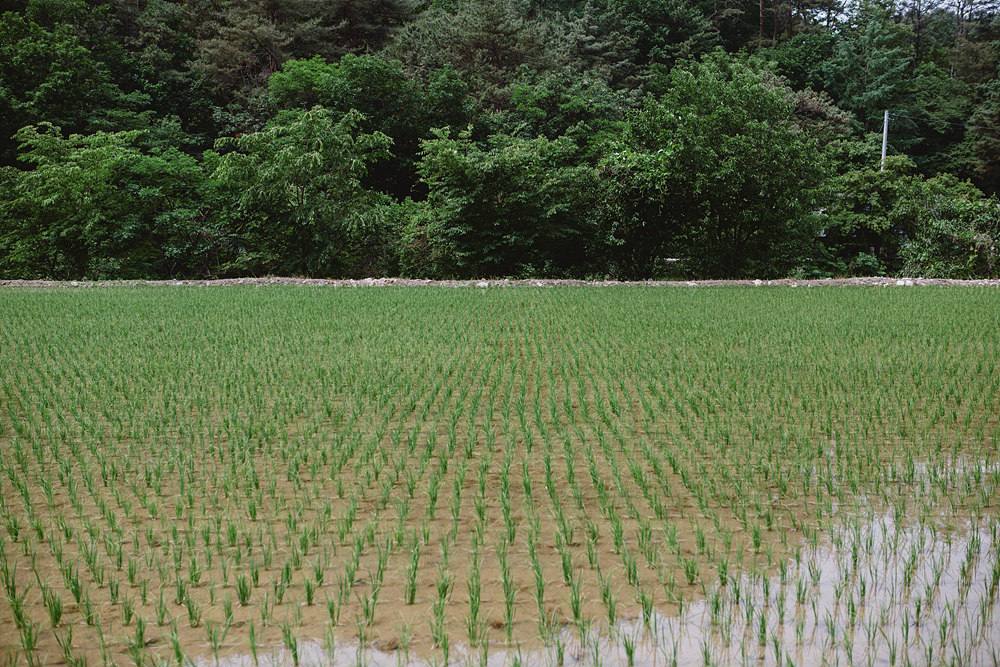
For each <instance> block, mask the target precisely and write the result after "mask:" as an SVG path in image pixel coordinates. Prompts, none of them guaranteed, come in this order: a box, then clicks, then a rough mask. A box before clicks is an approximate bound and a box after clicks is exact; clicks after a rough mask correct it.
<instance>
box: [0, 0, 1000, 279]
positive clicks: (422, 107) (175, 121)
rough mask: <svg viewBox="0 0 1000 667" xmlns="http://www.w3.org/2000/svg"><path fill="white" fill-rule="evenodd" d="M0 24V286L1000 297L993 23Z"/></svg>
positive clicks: (359, 9) (274, 19) (395, 19)
mask: <svg viewBox="0 0 1000 667" xmlns="http://www.w3.org/2000/svg"><path fill="white" fill-rule="evenodd" d="M0 12H2V17H0V277H5V278H55V279H75V278H91V279H115V278H156V277H212V276H218V277H224V276H236V275H264V274H282V275H308V276H345V277H347V276H350V277H359V276H387V275H392V276H412V277H504V276H509V277H515V276H517V277H533V276H550V277H561V276H573V277H581V278H586V277H601V278H603V277H612V278H621V279H644V278H654V277H655V278H663V277H678V278H680V277H738V276H750V277H761V278H765V277H782V276H790V275H791V276H799V277H825V276H839V275H874V274H904V275H915V276H946V277H959V278H962V277H974V276H995V275H998V273H1000V262H998V257H997V255H998V244H1000V205H998V201H997V199H996V196H997V192H998V189H1000V79H998V78H997V64H998V55H1000V52H998V48H1000V5H998V4H992V3H986V2H980V1H978V0H900V1H899V2H891V1H889V0H857V2H852V3H851V4H843V3H841V2H840V1H839V0H757V2H749V1H748V0H430V1H429V2H426V1H423V0H0ZM886 111H888V112H889V123H888V157H887V158H886V160H885V161H884V162H883V161H882V159H881V150H882V131H883V119H884V113H885V112H886Z"/></svg>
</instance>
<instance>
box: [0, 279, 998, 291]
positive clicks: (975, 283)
mask: <svg viewBox="0 0 1000 667" xmlns="http://www.w3.org/2000/svg"><path fill="white" fill-rule="evenodd" d="M230 285H249V286H255V287H262V286H267V285H307V286H313V287H425V286H427V287H452V288H458V287H476V288H487V287H612V286H617V285H626V286H635V287H640V286H641V287H721V286H731V287H732V286H735V287H828V286H838V287H842V286H846V285H860V286H866V287H916V286H927V285H933V286H966V287H1000V280H950V279H945V278H884V277H870V278H827V279H825V280H797V279H794V278H785V279H782V280H670V281H663V280H659V281H657V280H645V281H636V282H624V281H617V280H602V281H586V280H560V279H532V280H506V279H505V280H414V279H409V278H364V279H362V280H328V279H322V278H282V277H267V278H222V279H217V280H109V281H78V280H73V281H56V280H0V287H33V288H46V287H65V288H76V287H182V286H201V287H223V286H230Z"/></svg>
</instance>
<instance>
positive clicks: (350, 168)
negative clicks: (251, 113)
mask: <svg viewBox="0 0 1000 667" xmlns="http://www.w3.org/2000/svg"><path fill="white" fill-rule="evenodd" d="M360 122H361V114H360V113H358V112H357V111H352V112H350V113H348V114H347V115H345V116H343V118H340V119H339V120H337V119H336V118H335V116H334V114H332V113H331V112H330V111H328V110H326V109H324V108H323V107H320V106H317V107H314V108H313V109H311V110H310V111H305V112H297V113H293V114H290V115H289V116H288V117H287V118H285V119H283V120H279V121H275V122H274V123H272V124H270V125H269V126H268V127H267V128H265V129H264V130H262V131H261V132H255V133H252V134H247V135H244V136H242V137H239V138H238V139H223V140H220V142H219V147H220V148H222V149H229V150H231V152H229V153H227V154H226V155H225V156H223V157H221V158H218V163H217V166H216V168H215V171H214V173H213V174H212V177H213V179H215V180H217V181H218V183H219V187H220V189H221V191H222V192H223V193H224V195H225V196H226V197H228V198H229V203H228V205H227V218H228V220H227V222H228V224H229V226H230V230H231V231H230V233H231V234H232V236H233V237H234V243H236V244H237V245H238V246H239V248H240V251H239V253H238V255H237V256H236V257H235V259H234V260H233V261H232V262H231V263H229V264H226V265H224V266H223V267H222V269H221V270H222V271H227V272H236V273H246V272H249V273H255V274H262V273H277V274H291V275H338V274H345V273H350V272H351V271H356V270H358V269H359V268H360V267H361V266H363V265H364V262H365V259H366V258H365V255H366V253H369V252H371V251H373V250H376V251H377V250H378V246H379V245H380V244H381V243H383V242H384V241H383V239H382V236H383V233H382V229H381V227H382V224H381V219H380V217H381V213H380V206H381V205H382V204H384V203H385V202H384V201H383V199H382V198H381V197H378V196H377V195H375V194H374V193H371V192H370V191H367V190H365V189H364V188H362V186H361V181H362V179H364V177H365V174H366V172H367V169H368V165H369V164H371V163H372V162H374V161H376V160H378V159H382V158H386V157H388V151H387V149H388V147H389V146H390V145H391V143H392V140H391V139H390V138H389V137H387V136H385V135H384V134H381V133H378V132H376V133H374V134H364V133H362V132H360V131H359V129H358V128H359V125H360ZM213 160H214V158H213Z"/></svg>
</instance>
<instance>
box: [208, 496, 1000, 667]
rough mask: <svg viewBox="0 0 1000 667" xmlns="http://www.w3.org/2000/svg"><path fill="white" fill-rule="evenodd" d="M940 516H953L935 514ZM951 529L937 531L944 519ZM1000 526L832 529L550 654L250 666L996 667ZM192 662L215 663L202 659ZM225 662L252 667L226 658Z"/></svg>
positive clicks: (347, 652)
mask: <svg viewBox="0 0 1000 667" xmlns="http://www.w3.org/2000/svg"><path fill="white" fill-rule="evenodd" d="M942 518H944V519H948V517H942ZM943 524H948V525H952V526H955V527H954V528H951V529H949V530H948V531H947V532H944V531H943V529H942V528H940V527H939V526H940V525H943ZM998 528H1000V522H998V520H997V519H996V518H995V517H994V518H987V519H984V520H983V521H981V522H980V524H979V525H977V526H972V525H969V524H968V522H962V521H959V520H952V521H944V522H935V523H931V522H925V523H923V524H916V525H905V524H901V523H897V522H896V520H895V519H894V517H893V516H892V515H891V514H885V515H878V516H872V517H868V518H866V519H862V518H858V519H854V520H849V521H848V522H847V523H842V524H840V525H838V526H835V527H834V528H833V529H832V530H831V531H830V533H829V534H828V535H827V536H826V537H824V538H823V540H822V541H821V542H820V544H819V546H818V548H816V549H806V550H803V551H801V552H800V554H799V555H798V558H793V559H789V560H788V561H787V562H784V563H780V564H779V566H778V568H777V569H778V572H777V573H776V574H773V573H768V574H767V575H757V576H755V575H752V574H750V575H746V574H744V575H740V576H738V577H734V578H733V579H731V580H730V581H729V582H727V584H726V585H718V584H716V585H715V586H713V587H711V588H706V589H704V590H703V596H701V598H700V599H698V600H697V601H696V602H691V603H690V604H688V605H687V606H686V607H685V608H684V609H683V610H682V612H681V613H680V615H674V616H665V615H661V614H659V613H657V612H655V611H654V612H653V614H652V615H651V616H650V617H649V618H648V620H647V619H643V618H636V619H631V620H625V621H620V622H618V623H617V624H615V626H614V627H613V628H612V629H611V630H610V631H609V629H608V627H607V625H606V624H602V623H601V621H600V620H598V619H592V620H591V622H590V623H589V624H582V625H580V626H577V625H563V626H561V628H560V629H559V630H558V632H555V633H553V635H552V637H550V638H549V640H548V642H547V643H546V645H545V646H544V647H541V648H533V649H531V650H524V649H520V648H518V647H516V646H515V647H511V646H496V645H493V646H488V647H487V646H480V647H469V646H468V645H467V644H464V643H461V642H455V644H454V645H452V646H450V647H449V649H448V651H447V654H446V653H445V651H444V650H442V649H441V648H438V649H437V650H436V653H431V654H430V655H429V656H421V657H417V656H416V655H412V654H410V652H409V651H407V650H406V647H405V646H398V645H397V646H395V647H393V650H388V651H387V650H382V649H380V648H376V647H374V646H371V645H363V644H359V642H357V641H356V640H355V641H345V640H340V639H330V640H328V641H326V642H319V641H303V642H301V643H300V644H299V645H298V649H297V650H298V655H297V660H296V659H295V657H294V656H293V654H292V652H291V651H290V650H288V648H287V647H285V646H284V645H279V646H273V645H272V646H267V647H260V649H259V650H258V654H257V659H256V663H257V664H258V665H264V666H266V667H288V666H290V665H294V664H295V663H296V662H297V663H298V664H300V665H308V666H313V665H316V666H318V665H343V666H344V667H348V666H351V665H355V666H359V667H360V666H363V665H369V666H372V667H382V666H389V665H402V664H411V665H421V666H422V665H428V666H432V665H443V664H445V662H446V661H447V663H448V664H467V665H484V666H486V667H503V666H507V665H532V666H534V665H560V664H561V665H585V664H586V665H595V666H597V665H614V666H618V665H625V666H628V665H636V666H650V667H658V666H660V665H745V664H768V665H776V664H780V665H851V664H854V665H906V664H914V665H917V664H955V665H994V664H997V662H998V661H1000V622H998V620H1000V619H998V605H1000V603H998V596H997V593H998V590H997V589H998V583H1000V558H998V555H1000V542H998ZM194 662H195V664H196V665H198V667H211V666H213V665H215V661H214V660H212V659H197V660H195V661H194ZM218 664H219V666H220V667H251V666H253V665H254V664H255V660H254V658H253V657H252V656H251V655H230V656H228V657H225V658H223V659H221V660H220V661H219V663H218Z"/></svg>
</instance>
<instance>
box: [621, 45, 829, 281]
mask: <svg viewBox="0 0 1000 667" xmlns="http://www.w3.org/2000/svg"><path fill="white" fill-rule="evenodd" d="M670 77H671V81H670V82H671V85H670V87H669V92H667V93H666V94H665V95H664V96H663V97H661V98H659V99H654V98H652V97H650V98H647V99H646V103H645V105H644V106H643V108H642V109H641V110H640V111H638V112H636V113H634V114H633V115H632V117H631V118H630V119H629V121H628V123H627V125H626V127H625V131H624V133H623V137H622V139H621V140H620V141H619V142H617V143H615V144H613V145H612V146H611V147H610V148H609V153H608V156H607V158H606V159H605V161H604V163H603V165H602V170H603V173H604V180H605V182H606V183H607V186H608V188H609V195H610V202H611V204H610V206H609V209H608V215H607V218H606V226H605V232H606V234H607V239H608V241H607V242H608V244H609V247H610V248H611V249H612V253H611V258H610V260H611V262H612V265H613V267H614V270H615V271H616V272H617V273H618V274H620V275H623V276H628V277H645V276H648V275H650V274H651V273H654V272H655V271H656V270H657V268H656V266H657V264H656V263H657V260H658V259H661V258H663V257H681V258H683V259H684V261H685V264H686V266H687V268H688V270H689V271H690V272H691V273H692V274H694V275H699V276H726V277H737V276H740V275H743V274H744V273H746V272H747V271H751V270H752V271H754V272H757V273H758V274H764V273H772V274H773V273H775V272H781V271H783V270H784V269H785V267H784V266H783V265H782V261H783V258H782V257H780V256H778V254H777V253H776V251H775V249H776V248H777V245H776V244H778V243H779V242H785V241H787V239H788V238H790V237H797V236H803V235H804V236H806V237H811V236H812V235H814V233H815V231H818V230H814V229H812V228H811V226H810V225H808V224H807V223H806V222H805V221H806V219H807V216H808V214H809V213H810V212H812V211H815V210H816V209H817V208H819V207H820V206H821V205H822V204H821V200H820V199H819V198H818V195H817V192H816V189H817V188H818V186H819V185H820V184H821V183H822V181H823V179H824V177H825V176H826V175H827V173H828V171H827V165H826V161H825V159H824V155H823V153H822V152H821V151H819V147H818V143H817V141H816V140H815V139H807V138H805V137H803V135H802V133H801V131H799V130H797V129H796V122H797V121H796V119H795V117H794V113H793V112H794V102H793V100H792V96H791V94H790V91H789V90H788V89H787V88H785V87H784V86H783V85H782V84H781V82H780V80H778V79H777V78H776V77H774V75H773V74H771V73H770V72H767V71H764V70H761V69H758V68H755V67H752V66H747V65H746V64H744V63H742V62H736V61H732V60H729V59H728V58H724V57H715V56H713V57H711V58H707V59H705V60H704V61H703V62H700V63H686V64H684V65H682V66H678V67H676V68H674V70H673V71H672V72H671V75H670Z"/></svg>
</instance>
